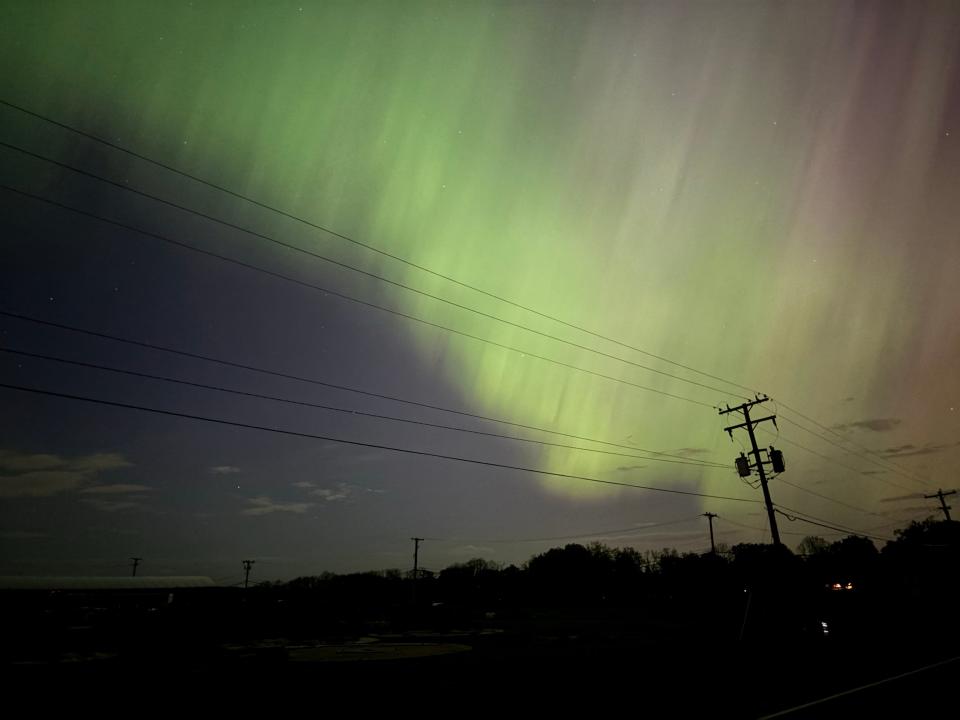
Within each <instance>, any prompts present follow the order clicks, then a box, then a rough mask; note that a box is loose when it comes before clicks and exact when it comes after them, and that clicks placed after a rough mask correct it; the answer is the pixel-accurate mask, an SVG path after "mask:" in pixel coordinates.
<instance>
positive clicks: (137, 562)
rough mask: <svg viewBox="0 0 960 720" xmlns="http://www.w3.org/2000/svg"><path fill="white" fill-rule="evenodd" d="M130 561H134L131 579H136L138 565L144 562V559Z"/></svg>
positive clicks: (136, 558)
mask: <svg viewBox="0 0 960 720" xmlns="http://www.w3.org/2000/svg"><path fill="white" fill-rule="evenodd" d="M130 560H132V563H131V565H132V566H133V573H132V574H131V575H130V577H136V576H137V565H139V564H140V561H141V560H143V558H138V557H132V558H130Z"/></svg>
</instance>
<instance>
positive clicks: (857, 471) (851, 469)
mask: <svg viewBox="0 0 960 720" xmlns="http://www.w3.org/2000/svg"><path fill="white" fill-rule="evenodd" d="M761 429H762V428H761ZM763 432H767V433H768V434H770V435H772V434H773V433H770V432H769V431H767V430H763ZM779 438H780V441H781V442H785V443H787V444H789V445H793V446H794V447H798V448H800V449H801V450H803V451H805V452H808V453H810V454H811V455H816V456H817V457H818V458H821V459H822V460H826V461H827V462H829V463H830V464H831V465H836V466H839V467H842V468H845V469H846V470H848V471H849V472H851V473H853V474H854V475H856V476H858V478H861V477H862V476H863V471H862V470H860V469H858V468H855V467H853V466H851V465H847V464H845V463H842V462H840V461H839V460H837V459H836V458H832V457H830V456H829V455H824V454H823V453H820V452H817V451H816V450H812V449H811V448H808V447H807V446H806V445H802V444H801V443H798V442H797V441H796V440H791V439H790V438H788V437H785V436H783V435H780V436H779ZM876 479H877V480H879V481H880V482H882V483H886V484H887V485H889V486H890V487H895V488H897V489H899V490H906V491H907V492H915V490H914V488H909V487H907V486H906V485H900V484H899V483H895V482H893V480H888V479H887V478H885V477H880V476H877V478H876Z"/></svg>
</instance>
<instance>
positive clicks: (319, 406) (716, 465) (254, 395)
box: [0, 347, 727, 469]
mask: <svg viewBox="0 0 960 720" xmlns="http://www.w3.org/2000/svg"><path fill="white" fill-rule="evenodd" d="M0 352H4V353H10V354H13V355H20V356H23V357H31V358H39V359H41V360H50V361H53V362H58V363H63V364H65V365H75V366H78V367H85V368H92V369H94V370H103V371H106V372H112V373H118V374H122V375H129V376H132V377H140V378H146V379H149V380H159V381H161V382H168V383H175V384H177V385H185V386H188V387H196V388H201V389H204V390H214V391H217V392H222V393H228V394H231V395H240V396H243V397H251V398H257V399H259V400H270V401H272V402H281V403H287V404H290V405H300V406H303V407H310V408H316V409H319V410H330V411H332V412H338V413H344V414H346V415H360V416H363V417H370V418H375V419H378V420H389V421H393V422H401V423H409V424H411V425H420V426H424V427H430V428H437V429H440V430H452V431H455V432H462V433H470V434H472V435H483V436H486V437H494V438H500V439H503V440H514V441H517V442H525V443H532V444H535V445H546V446H549V447H558V448H565V449H568V450H582V451H584V452H592V453H600V454H602V455H612V456H615V457H626V458H633V459H635V460H653V461H656V462H664V463H674V464H677V465H696V466H698V467H711V468H723V469H727V468H726V466H725V465H721V464H720V463H708V462H704V461H700V460H692V459H684V460H671V459H669V458H659V457H648V456H646V455H630V454H628V453H618V452H612V451H609V450H597V449H595V448H585V447H579V446H576V445H565V444H563V443H553V442H547V441H544V440H533V439H530V438H522V437H517V436H516V435H502V434H500V433H494V432H487V431H483V430H471V429H469V428H462V427H456V426H454V425H443V424H439V423H430V422H425V421H421V420H412V419H409V418H401V417H396V416H392V415H380V414H378V413H371V412H365V411H362V410H353V409H350V408H341V407H336V406H334V405H324V404H321V403H313V402H307V401H304V400H291V399H289V398H282V397H277V396H275V395H265V394H261V393H255V392H249V391H245V390H236V389H233V388H226V387H221V386H218V385H208V384H205V383H199V382H193V381H190V380H181V379H178V378H171V377H166V376H164V375H155V374H153V373H146V372H139V371H136V370H125V369H123V368H117V367H112V366H109V365H100V364H97V363H90V362H85V361H82V360H68V359H67V358H61V357H56V356H54V355H45V354H42V353H33V352H26V351H24V350H16V349H13V348H3V347H0Z"/></svg>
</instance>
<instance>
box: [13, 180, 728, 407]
mask: <svg viewBox="0 0 960 720" xmlns="http://www.w3.org/2000/svg"><path fill="white" fill-rule="evenodd" d="M0 188H2V189H4V190H7V191H10V192H14V193H18V194H20V195H24V196H26V197H31V198H34V199H36V200H39V201H41V202H45V203H48V204H50V205H53V206H55V207H59V208H62V209H65V210H69V211H71V212H74V213H77V214H78V215H83V216H86V217H89V218H92V219H95V220H98V221H100V222H104V223H107V224H110V225H114V226H116V227H119V228H123V229H125V230H130V231H132V232H136V233H138V234H141V235H143V236H145V237H150V238H153V239H156V240H160V241H162V242H165V243H168V244H171V245H174V246H176V247H179V248H183V249H186V250H190V251H192V252H196V253H199V254H202V255H206V256H209V257H212V258H215V259H217V260H221V261H223V262H227V263H230V264H233V265H237V266H240V267H244V268H246V269H248V270H253V271H254V272H258V273H262V274H264V275H268V276H270V277H273V278H277V279H280V280H284V281H286V282H291V283H294V284H296V285H299V286H301V287H305V288H309V289H312V290H316V291H319V292H322V293H324V294H325V295H330V296H333V297H337V298H340V299H341V300H346V301H348V302H352V303H356V304H358V305H363V306H365V307H369V308H373V309H376V310H380V311H383V312H386V313H389V314H391V315H395V316H397V317H402V318H405V319H407V320H411V321H413V322H417V323H420V324H423V325H426V326H429V327H432V328H436V329H438V330H442V331H444V332H448V333H451V334H454V335H459V336H460V337H465V338H468V339H471V340H476V341H478V342H482V343H485V344H487V345H491V346H493V347H498V348H501V349H503V350H509V351H511V352H515V353H519V354H520V355H522V356H523V357H530V358H534V359H536V360H541V361H543V362H547V363H550V364H552V365H557V366H559V367H563V368H566V369H568V370H575V371H577V372H581V373H585V374H587V375H592V376H594V377H599V378H602V379H604V380H609V381H611V382H615V383H619V384H622V385H626V386H629V387H633V388H636V389H638V390H642V391H644V392H650V393H655V394H657V395H662V396H665V397H669V398H673V399H676V400H683V401H684V402H688V403H691V404H694V405H699V406H701V407H708V408H713V407H714V406H713V405H711V404H709V403H706V402H703V401H702V400H696V399H694V398H690V397H687V396H685V395H678V394H676V393H671V392H667V391H665V390H659V389H657V388H653V387H650V386H648V385H641V384H640V383H635V382H632V381H630V380H624V379H623V378H618V377H615V376H613V375H607V374H606V373H602V372H598V371H596V370H590V369H588V368H584V367H580V366H579V365H574V364H573V363H568V362H565V361H563V360H557V359H555V358H551V357H547V356H546V355H540V354H537V353H533V352H530V351H529V350H524V349H521V348H518V347H514V346H512V345H507V344H506V343H501V342H497V341H495V340H490V339H489V338H484V337H481V336H479V335H474V334H473V333H468V332H466V331H463V330H457V329H456V328H453V327H450V326H449V325H443V324H441V323H436V322H433V321H431V320H426V319H424V318H420V317H417V316H415V315H411V314H409V313H405V312H403V311H400V310H395V309H393V308H389V307H387V306H385V305H380V304H378V303H374V302H370V301H368V300H362V299H360V298H357V297H354V296H352V295H348V294H346V293H343V292H339V291H337V290H333V289H331V288H327V287H323V286H322V285H317V284H315V283H310V282H307V281H305V280H300V279H298V278H295V277H293V276H290V275H285V274H283V273H279V272H276V271H273V270H268V269H266V268H263V267H260V266H259V265H255V264H253V263H248V262H245V261H243V260H238V259H236V258H233V257H230V256H229V255H223V254H220V253H216V252H213V251H211V250H206V249H204V248H200V247H197V246H195V245H191V244H189V243H185V242H182V241H180V240H176V239H174V238H171V237H169V236H167V235H163V234H160V233H155V232H152V231H150V230H144V229H143V228H139V227H136V226H134V225H130V224H128V223H124V222H120V221H118V220H112V219H110V218H106V217H104V216H102V215H98V214H96V213H92V212H88V211H86V210H81V209H80V208H76V207H73V206H71V205H66V204H64V203H60V202H57V201H55V200H51V199H50V198H46V197H43V196H41V195H35V194H33V193H29V192H26V191H23V190H19V189H17V188H14V187H11V186H9V185H5V184H0ZM656 372H660V371H656ZM667 374H668V375H669V373H667ZM670 377H672V378H675V379H679V380H683V378H679V376H673V375H670ZM683 381H684V382H693V381H687V380H683ZM694 384H699V383H694ZM705 387H709V386H705ZM710 389H714V388H710Z"/></svg>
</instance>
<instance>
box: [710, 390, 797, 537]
mask: <svg viewBox="0 0 960 720" xmlns="http://www.w3.org/2000/svg"><path fill="white" fill-rule="evenodd" d="M769 399H770V398H768V397H767V396H766V395H763V396H760V395H757V396H756V399H755V400H749V401H747V402H745V403H743V404H742V405H738V406H737V407H734V408H732V407H730V406H729V405H727V409H726V410H720V414H721V415H727V414H728V413H732V412H742V413H743V420H744V421H743V422H742V423H740V424H739V425H731V426H730V427H725V428H724V431H725V432H726V433H727V434H728V435H729V436H730V439H731V440H732V439H733V431H734V430H737V429H739V428H746V429H747V432H748V433H749V434H750V445H751V447H752V448H753V450H751V451H750V454H751V455H753V457H754V458H756V462H755V463H754V464H752V465H751V464H750V461H749V460H748V459H747V458H746V457H744V455H743V453H740V457H739V458H737V460H736V466H737V472H738V473H740V477H746V476H747V475H749V474H750V471H751V470H752V469H754V468H755V469H756V471H757V474H759V475H760V487H762V488H763V501H764V502H765V503H766V505H767V517H768V518H770V535H771V536H772V537H773V544H774V545H781V544H782V543H781V542H780V531H779V530H778V529H777V516H776V515H775V514H774V512H773V501H772V500H771V499H770V488H768V487H767V474H766V472H765V471H764V468H763V466H764V465H768V464H769V465H772V466H773V470H774V472H783V471H784V469H785V467H784V464H783V453H781V452H780V451H779V450H775V449H774V448H773V447H771V448H770V450H769V451H767V455H768V459H767V460H764V459H763V457H762V456H761V455H760V452H761V451H760V448H759V447H757V438H756V436H755V435H754V434H753V428H754V427H756V426H757V425H759V424H760V423H762V422H767V421H768V420H769V421H770V422H772V423H773V425H774V427H776V425H777V416H776V415H768V416H767V417H762V418H758V419H757V420H751V419H750V408H752V407H753V406H754V405H759V404H760V403H763V402H766V401H767V400H769Z"/></svg>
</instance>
